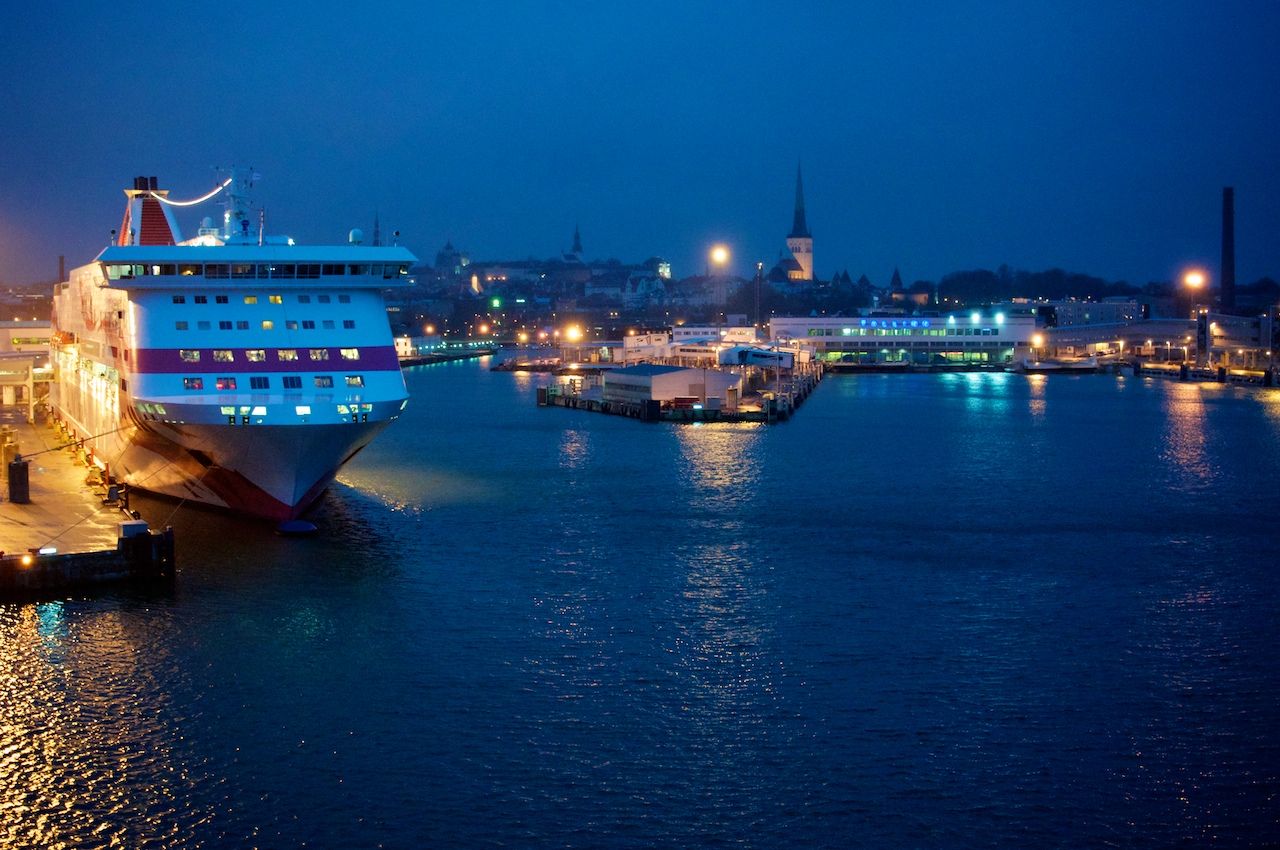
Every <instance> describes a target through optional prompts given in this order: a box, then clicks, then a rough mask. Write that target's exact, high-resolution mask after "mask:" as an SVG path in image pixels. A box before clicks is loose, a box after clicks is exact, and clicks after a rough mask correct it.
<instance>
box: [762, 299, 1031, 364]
mask: <svg viewBox="0 0 1280 850" xmlns="http://www.w3.org/2000/svg"><path fill="white" fill-rule="evenodd" d="M1035 331H1036V320H1035V317H1034V316H1032V315H1030V314H1022V315H1012V314H1006V313H1004V312H987V313H985V314H984V313H981V312H979V311H970V312H957V313H954V314H949V315H946V316H927V317H920V316H905V315H903V316H868V317H839V316H804V317H796V318H790V317H788V318H784V317H778V316H775V317H774V318H773V319H771V320H770V322H769V333H770V336H771V337H772V339H774V340H799V341H800V342H803V343H806V344H808V345H812V346H813V347H814V348H815V349H816V352H817V355H816V356H817V357H818V358H819V359H821V360H825V361H827V362H844V363H862V364H885V363H894V364H902V365H904V366H905V365H907V364H915V365H921V366H923V365H931V364H939V363H969V364H988V363H990V364H998V363H1004V362H1010V361H1012V360H1013V359H1014V356H1015V350H1019V349H1023V350H1025V349H1028V348H1030V346H1031V345H1032V340H1033V338H1034V336H1035ZM1019 353H1021V352H1019Z"/></svg>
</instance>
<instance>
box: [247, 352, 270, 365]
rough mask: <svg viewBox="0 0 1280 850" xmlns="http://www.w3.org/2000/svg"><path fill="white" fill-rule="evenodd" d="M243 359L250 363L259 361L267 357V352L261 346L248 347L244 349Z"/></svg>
mask: <svg viewBox="0 0 1280 850" xmlns="http://www.w3.org/2000/svg"><path fill="white" fill-rule="evenodd" d="M244 359H245V360H248V361H249V362H250V363H261V362H263V361H264V360H266V359H267V352H266V350H265V349H262V348H250V349H249V350H247V351H245V353H244Z"/></svg>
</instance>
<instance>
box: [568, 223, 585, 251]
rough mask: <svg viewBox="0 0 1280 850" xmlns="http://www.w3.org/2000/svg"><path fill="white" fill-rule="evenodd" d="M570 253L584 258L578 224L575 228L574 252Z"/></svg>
mask: <svg viewBox="0 0 1280 850" xmlns="http://www.w3.org/2000/svg"><path fill="white" fill-rule="evenodd" d="M569 253H571V254H576V255H578V256H582V237H581V236H580V235H579V234H578V225H577V224H574V226H573V250H572V251H570V252H569Z"/></svg>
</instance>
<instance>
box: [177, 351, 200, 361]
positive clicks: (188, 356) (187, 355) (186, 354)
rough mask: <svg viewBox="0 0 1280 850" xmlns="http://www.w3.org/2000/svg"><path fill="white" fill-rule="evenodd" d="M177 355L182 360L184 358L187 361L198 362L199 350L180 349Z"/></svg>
mask: <svg viewBox="0 0 1280 850" xmlns="http://www.w3.org/2000/svg"><path fill="white" fill-rule="evenodd" d="M178 356H179V357H181V358H182V359H183V360H185V361H186V362H187V363H199V362H200V352H199V351H197V350H194V349H190V348H183V349H180V350H179V351H178Z"/></svg>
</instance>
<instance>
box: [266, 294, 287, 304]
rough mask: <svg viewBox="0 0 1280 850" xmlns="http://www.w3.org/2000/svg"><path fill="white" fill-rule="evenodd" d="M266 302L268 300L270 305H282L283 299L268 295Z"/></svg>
mask: <svg viewBox="0 0 1280 850" xmlns="http://www.w3.org/2000/svg"><path fill="white" fill-rule="evenodd" d="M267 300H268V301H270V302H271V303H272V304H283V303H284V299H283V298H281V297H280V296H279V295H268V296H267Z"/></svg>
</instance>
